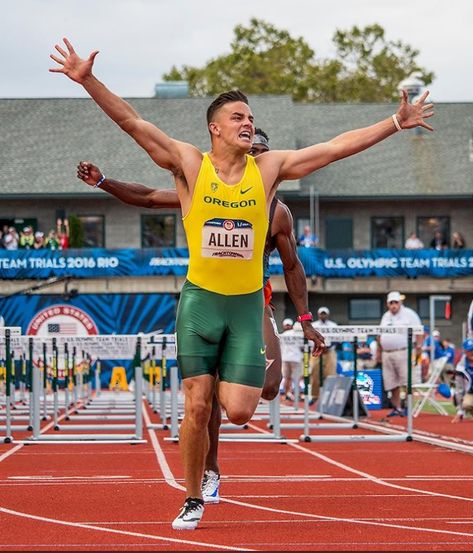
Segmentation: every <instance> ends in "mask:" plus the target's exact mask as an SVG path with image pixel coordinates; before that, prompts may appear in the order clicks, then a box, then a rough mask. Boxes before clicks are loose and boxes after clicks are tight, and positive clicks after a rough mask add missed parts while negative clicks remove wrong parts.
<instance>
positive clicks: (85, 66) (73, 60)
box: [49, 38, 99, 84]
mask: <svg viewBox="0 0 473 553" xmlns="http://www.w3.org/2000/svg"><path fill="white" fill-rule="evenodd" d="M63 40H64V44H65V45H66V48H67V52H66V51H65V50H64V49H63V48H61V46H59V44H56V45H55V46H54V48H55V49H56V50H57V51H58V52H59V54H61V56H58V55H55V54H50V56H49V57H50V58H51V59H52V60H54V61H55V62H56V63H57V64H59V65H60V66H61V67H54V68H51V69H50V70H49V71H51V73H64V75H67V76H68V77H69V78H70V79H72V80H73V81H75V82H76V83H79V84H83V83H84V81H85V79H87V77H90V76H91V75H92V66H93V64H94V59H95V56H96V55H97V54H98V53H99V51H98V50H94V51H93V52H92V53H91V54H90V56H89V57H88V58H87V59H86V60H84V59H82V58H80V57H79V56H78V55H77V54H76V52H75V50H74V48H73V46H72V44H71V43H70V42H69V41H68V40H67V38H64V39H63Z"/></svg>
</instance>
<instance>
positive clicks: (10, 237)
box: [2, 227, 20, 250]
mask: <svg viewBox="0 0 473 553" xmlns="http://www.w3.org/2000/svg"><path fill="white" fill-rule="evenodd" d="M2 240H3V247H4V248H5V249H6V250H17V249H18V243H19V241H20V237H19V236H18V232H17V231H16V228H15V227H8V231H7V233H6V234H5V235H4V236H3V237H2Z"/></svg>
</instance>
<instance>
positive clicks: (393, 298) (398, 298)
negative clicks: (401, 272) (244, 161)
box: [386, 291, 406, 303]
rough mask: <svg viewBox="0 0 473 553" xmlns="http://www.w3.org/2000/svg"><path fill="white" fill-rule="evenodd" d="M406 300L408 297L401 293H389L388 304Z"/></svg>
mask: <svg viewBox="0 0 473 553" xmlns="http://www.w3.org/2000/svg"><path fill="white" fill-rule="evenodd" d="M405 299H406V296H405V295H404V294H401V292H397V291H396V292H389V294H388V298H387V300H386V301H387V302H388V303H389V302H391V301H403V300H405Z"/></svg>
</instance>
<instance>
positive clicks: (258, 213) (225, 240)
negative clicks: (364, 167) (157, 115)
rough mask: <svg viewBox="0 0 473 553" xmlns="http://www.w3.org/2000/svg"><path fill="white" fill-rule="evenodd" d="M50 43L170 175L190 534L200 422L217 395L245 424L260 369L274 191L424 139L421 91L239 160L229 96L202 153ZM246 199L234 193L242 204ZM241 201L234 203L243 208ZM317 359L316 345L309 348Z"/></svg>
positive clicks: (247, 121) (241, 99)
mask: <svg viewBox="0 0 473 553" xmlns="http://www.w3.org/2000/svg"><path fill="white" fill-rule="evenodd" d="M64 44H65V48H66V49H64V48H63V47H61V46H60V45H58V44H56V45H55V49H56V53H55V54H51V56H50V57H51V58H52V59H53V60H54V61H55V62H56V63H57V64H58V66H56V67H55V68H52V69H50V71H52V72H55V73H64V74H65V75H66V76H67V77H69V78H70V79H71V80H73V81H75V82H77V83H79V84H80V85H82V86H83V87H84V89H85V90H86V91H87V92H88V93H89V95H90V96H91V97H92V99H93V100H94V101H95V102H96V103H97V105H98V106H99V107H100V108H101V109H102V110H103V111H104V112H105V113H106V114H107V115H108V116H109V117H110V118H111V119H112V120H113V121H115V123H117V125H119V126H120V128H121V129H122V130H123V131H125V132H126V133H128V134H129V135H130V136H131V137H132V138H133V139H134V140H135V141H136V142H137V143H138V145H139V146H141V147H142V148H143V149H144V150H145V151H146V152H147V153H148V154H149V155H150V157H151V158H152V159H153V161H154V162H155V163H156V164H158V165H159V166H160V167H162V168H164V169H167V170H169V171H171V173H172V174H173V176H174V180H175V183H176V191H177V194H178V196H179V201H180V204H181V211H182V216H183V223H184V229H185V232H186V236H187V243H188V247H189V269H188V273H187V281H186V283H185V284H184V286H183V288H182V292H181V296H180V299H179V307H178V312H177V318H176V335H177V343H178V354H177V357H178V363H179V367H180V369H181V373H182V377H183V387H184V393H185V404H184V420H183V422H182V425H181V434H180V449H181V454H182V460H183V465H184V478H185V487H186V500H185V503H184V506H183V508H182V510H181V512H180V513H179V515H178V516H177V517H176V519H175V520H174V521H173V528H175V529H194V528H196V527H197V525H198V524H199V521H200V519H201V518H202V515H203V512H204V505H203V503H204V502H203V499H202V491H201V482H202V476H203V472H204V464H205V456H206V454H207V451H208V432H207V424H208V421H209V418H210V413H211V409H212V398H213V394H214V389H215V382H216V377H217V376H218V386H217V395H218V400H219V403H220V404H221V405H222V407H223V408H224V409H225V411H226V413H227V417H228V418H229V420H230V421H231V422H233V423H234V424H244V423H246V422H247V421H248V420H250V418H251V416H252V415H253V413H254V411H255V409H256V407H257V405H258V402H259V398H260V396H261V391H262V387H263V382H264V373H265V368H266V356H265V348H264V341H263V333H262V326H263V325H262V320H263V318H262V316H261V314H262V312H263V295H262V293H261V288H262V283H263V267H262V263H261V259H262V257H263V251H264V243H265V238H266V232H267V228H268V213H269V206H270V205H271V202H272V200H273V197H274V194H275V192H276V189H277V187H278V185H279V183H280V182H282V181H284V180H291V179H301V178H304V177H305V176H307V175H308V174H310V173H312V172H313V171H316V170H317V169H320V168H322V167H325V166H326V165H328V164H329V163H332V162H334V161H337V160H339V159H342V158H345V157H348V156H351V155H353V154H356V153H358V152H361V151H363V150H365V149H367V148H369V147H371V146H373V145H374V144H377V143H378V142H381V141H382V140H384V139H386V138H388V137H389V136H391V135H393V134H394V133H396V132H397V131H400V130H401V129H403V128H404V129H407V128H413V127H417V126H422V127H425V128H426V129H429V130H433V129H432V127H431V126H430V125H428V124H427V123H426V122H425V121H424V118H427V117H431V116H432V115H433V110H432V107H433V106H432V104H425V100H426V98H427V95H428V92H425V93H424V94H422V96H421V97H420V98H419V99H418V100H417V101H416V102H415V103H414V104H410V103H408V97H407V92H406V91H404V92H403V98H402V101H401V104H400V106H399V108H398V110H397V112H396V114H394V115H393V116H392V117H388V118H386V119H384V120H382V121H379V122H378V123H375V124H374V125H371V126H369V127H365V128H361V129H357V130H354V131H349V132H346V133H343V134H341V135H339V136H337V137H336V138H334V139H332V140H330V141H328V142H324V143H321V144H315V145H313V146H309V147H307V148H303V149H301V150H280V151H275V150H273V151H269V152H266V153H265V154H263V155H260V156H258V157H257V158H253V157H251V156H248V152H249V150H250V149H251V146H252V142H253V135H254V130H255V127H254V117H253V114H252V112H251V109H250V107H249V105H248V99H247V97H246V96H245V95H244V94H243V93H242V92H240V91H238V90H232V91H229V92H224V93H223V94H220V95H219V96H218V97H217V98H216V99H215V100H214V101H213V102H212V103H211V104H210V106H209V108H208V110H207V124H208V130H209V133H210V137H211V150H210V152H208V153H202V152H201V151H200V150H199V149H197V148H196V147H195V146H193V145H191V144H189V143H187V142H181V141H179V140H175V139H173V138H171V137H170V136H168V135H167V134H166V133H165V132H163V131H162V130H161V129H159V128H158V127H156V126H155V125H153V124H152V123H150V122H148V121H145V120H144V119H142V118H141V117H140V116H139V114H138V113H137V112H136V111H135V110H134V109H133V108H132V106H131V105H130V104H128V103H127V102H126V101H125V100H123V99H122V98H120V97H119V96H116V95H115V94H113V93H112V92H111V91H110V90H108V89H107V88H106V87H105V85H104V84H102V83H101V82H100V81H99V80H98V79H97V78H96V77H95V76H94V75H93V73H92V66H93V63H94V59H95V57H96V56H97V54H98V51H97V50H95V51H94V52H92V53H91V54H90V55H89V57H88V58H87V59H81V58H80V57H79V56H78V55H77V54H76V52H75V50H74V48H73V46H72V44H71V43H70V42H69V41H68V40H67V38H65V39H64ZM242 192H244V194H242ZM242 198H243V199H242ZM318 347H320V349H322V347H323V346H322V344H320V345H318V344H316V345H315V348H316V349H317V348H318Z"/></svg>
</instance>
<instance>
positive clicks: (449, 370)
mask: <svg viewBox="0 0 473 553" xmlns="http://www.w3.org/2000/svg"><path fill="white" fill-rule="evenodd" d="M442 347H443V350H444V352H445V353H444V355H445V357H446V358H447V362H446V363H445V369H444V371H443V374H442V380H443V381H444V382H447V383H448V384H450V380H451V376H452V375H453V373H454V370H455V356H456V354H457V352H456V348H455V344H452V342H451V341H450V338H444V339H443V340H442Z"/></svg>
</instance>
